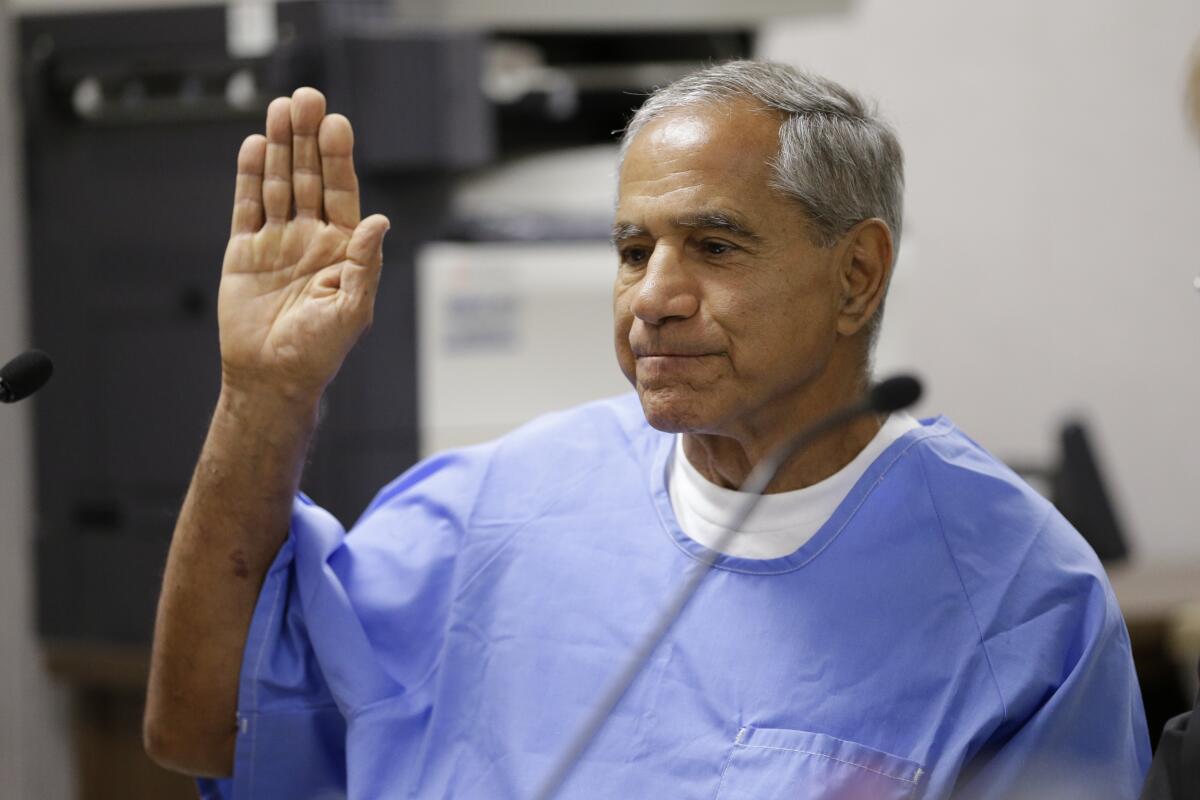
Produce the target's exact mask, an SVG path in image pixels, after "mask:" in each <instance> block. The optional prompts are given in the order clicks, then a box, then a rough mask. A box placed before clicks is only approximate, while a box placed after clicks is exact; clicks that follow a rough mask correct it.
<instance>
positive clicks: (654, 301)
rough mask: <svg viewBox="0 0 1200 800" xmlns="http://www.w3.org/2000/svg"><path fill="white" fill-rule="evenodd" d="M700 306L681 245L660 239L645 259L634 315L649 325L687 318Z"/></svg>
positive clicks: (635, 297) (633, 309)
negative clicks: (673, 244) (644, 268)
mask: <svg viewBox="0 0 1200 800" xmlns="http://www.w3.org/2000/svg"><path fill="white" fill-rule="evenodd" d="M699 307H700V298H699V294H698V291H697V287H696V284H695V279H694V276H693V275H692V274H691V271H690V270H689V268H688V264H687V262H686V260H685V258H684V256H683V253H682V252H681V251H680V249H679V248H678V247H674V246H671V245H667V244H664V243H662V242H660V243H659V244H657V245H655V247H654V251H653V252H652V253H651V254H650V258H649V260H648V261H647V262H646V270H645V272H644V273H643V274H642V280H641V281H640V283H639V284H638V287H637V292H636V294H635V295H634V298H633V304H632V311H633V313H634V316H636V317H637V318H638V319H640V320H641V321H642V322H645V323H647V324H649V325H661V324H663V323H664V322H667V321H668V320H671V319H687V318H688V317H690V316H692V315H693V314H695V313H696V311H697V309H698V308H699Z"/></svg>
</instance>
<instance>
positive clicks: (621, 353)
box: [613, 283, 637, 382]
mask: <svg viewBox="0 0 1200 800" xmlns="http://www.w3.org/2000/svg"><path fill="white" fill-rule="evenodd" d="M632 326H633V314H632V312H630V310H629V303H628V302H627V301H626V299H625V293H623V292H622V291H621V286H620V284H619V283H618V284H617V286H616V287H614V289H613V346H614V348H615V349H616V351H617V363H618V364H619V365H620V367H621V372H623V373H625V377H626V378H628V379H629V381H630V382H633V381H634V372H635V370H636V369H637V365H636V364H635V363H634V357H633V351H632V350H631V349H630V347H629V330H630V328H631V327H632Z"/></svg>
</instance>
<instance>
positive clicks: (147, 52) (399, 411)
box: [19, 0, 752, 643]
mask: <svg viewBox="0 0 1200 800" xmlns="http://www.w3.org/2000/svg"><path fill="white" fill-rule="evenodd" d="M374 5H375V6H377V7H378V8H377V9H376V11H375V12H373V13H374V14H375V17H372V13H368V12H371V8H372V4H360V5H359V6H358V7H357V8H358V11H357V12H356V13H354V14H347V13H346V12H345V8H347V7H348V6H345V5H344V4H340V3H335V2H327V3H323V2H314V1H313V0H297V2H288V3H280V4H278V6H277V12H276V13H277V25H278V37H277V43H276V44H275V46H274V47H273V48H272V49H271V50H270V52H268V53H266V54H264V55H256V56H234V55H230V53H229V48H228V39H227V30H226V25H227V15H226V9H225V8H224V7H222V6H217V5H212V6H204V7H195V8H176V9H164V10H153V11H132V12H109V13H87V14H55V15H50V16H28V17H24V18H22V19H21V20H20V26H19V36H20V58H21V70H20V76H21V82H22V95H23V97H22V101H23V111H24V139H25V149H24V154H25V169H26V174H25V189H26V197H27V220H28V236H27V241H28V250H29V259H28V263H29V265H30V271H31V277H30V287H31V292H32V298H31V299H32V303H31V307H32V314H31V317H32V320H33V326H34V329H33V339H34V340H35V341H37V342H38V343H39V345H41V346H43V347H45V348H46V349H47V350H48V351H50V352H52V353H54V355H55V361H56V377H55V383H54V386H53V387H52V390H51V391H47V392H45V393H44V394H43V395H41V396H40V397H39V403H38V404H37V407H36V409H35V442H36V458H37V481H36V485H37V506H36V508H37V515H38V528H37V538H36V552H37V569H38V592H39V603H38V608H39V628H40V631H41V633H42V635H43V636H44V637H46V638H47V639H52V640H57V641H64V640H65V641H82V640H89V641H102V642H117V643H144V642H148V641H149V638H150V634H151V628H152V624H153V615H154V606H155V600H156V597H157V591H158V585H159V581H160V576H161V571H162V565H163V561H164V557H165V554H166V549H167V544H168V542H169V538H170V534H171V530H172V528H173V524H174V518H175V515H176V513H177V512H178V508H179V505H180V503H181V501H182V498H183V494H184V491H185V489H186V487H187V483H188V480H189V478H190V475H191V470H192V466H193V464H194V462H195V459H196V456H197V455H198V453H199V449H200V446H201V442H202V439H203V436H204V431H205V429H206V426H207V422H208V416H209V414H210V413H211V409H212V406H213V403H214V401H215V399H216V395H217V391H218V388H219V380H220V363H219V353H218V345H217V327H216V297H217V287H218V281H219V277H220V276H219V272H220V264H221V260H222V253H223V250H224V246H225V241H226V238H227V236H228V228H229V221H228V217H229V210H230V204H231V200H232V196H233V172H234V157H235V154H236V152H237V149H238V146H239V144H240V142H241V140H242V139H243V138H244V137H245V136H246V135H247V134H249V133H251V132H254V131H257V130H259V129H260V128H261V125H262V119H263V115H264V110H265V108H266V104H267V103H268V102H269V100H270V99H271V98H272V97H274V96H277V95H280V94H287V93H290V92H291V90H292V89H293V88H295V87H297V86H301V85H312V86H316V87H318V88H320V89H321V90H322V91H324V92H325V93H326V95H327V96H328V98H329V107H330V109H331V110H333V111H339V112H342V113H345V114H346V115H347V116H348V117H350V119H351V120H352V121H353V123H354V125H355V131H356V140H357V143H356V160H357V162H358V167H359V176H360V181H361V185H362V196H363V208H364V211H365V212H375V211H379V212H382V213H385V214H387V215H388V216H389V217H390V219H391V221H392V232H391V233H390V234H389V236H388V247H387V263H386V265H385V269H384V278H383V284H382V286H381V289H380V294H379V298H378V303H377V307H376V314H375V322H374V327H373V329H372V331H371V332H370V334H369V335H368V336H367V337H365V338H364V340H363V341H362V342H361V343H360V344H359V346H358V348H356V350H355V351H354V352H353V353H352V354H351V356H350V357H349V359H348V360H347V362H346V364H345V366H344V368H343V369H342V372H341V374H340V375H339V377H338V379H337V380H336V382H335V383H334V385H333V386H332V387H331V388H330V390H329V392H328V394H327V398H326V409H325V414H324V418H323V420H322V424H321V430H320V433H319V434H318V441H317V444H316V446H315V451H314V453H313V454H312V458H311V463H310V466H309V468H308V470H307V473H306V475H305V480H304V486H303V488H304V490H305V491H306V492H307V493H309V494H310V495H311V496H313V497H314V498H316V499H317V500H318V501H319V502H321V504H322V505H324V506H326V507H327V508H329V509H330V510H331V511H333V512H334V513H335V514H337V515H338V516H339V517H340V518H341V519H342V520H343V521H344V522H345V523H347V524H349V523H351V522H353V520H354V518H355V516H356V515H357V514H358V513H359V511H361V509H362V508H363V507H364V506H365V505H366V503H367V502H368V501H369V499H370V497H371V495H372V494H373V493H374V492H375V491H376V490H377V489H378V488H380V487H381V486H383V485H384V484H385V483H386V482H387V481H389V480H390V479H391V478H393V477H394V476H396V475H398V474H399V473H400V472H402V471H403V470H404V469H405V468H406V467H408V466H409V465H411V464H412V463H413V462H414V461H415V460H416V458H417V453H418V445H419V443H418V441H417V431H418V420H417V386H416V384H415V381H416V377H415V376H416V374H417V369H416V368H417V364H416V347H415V341H414V340H415V336H416V326H415V313H414V304H415V300H414V277H413V276H414V270H413V262H414V254H415V253H416V250H417V248H418V247H419V245H420V244H421V243H423V242H425V241H428V240H433V239H438V238H447V237H448V236H452V235H454V232H455V231H461V230H463V229H464V226H463V225H462V224H461V221H457V220H454V219H453V218H452V214H451V210H450V209H451V198H452V195H453V189H454V186H455V183H456V181H457V180H458V178H459V177H460V176H461V175H462V173H464V172H466V171H469V170H471V169H474V168H476V167H480V166H484V165H488V164H492V163H495V162H497V161H500V160H502V159H504V158H506V157H507V156H509V155H514V154H518V153H522V152H530V151H537V150H539V149H545V148H549V147H559V146H565V145H572V144H587V143H594V142H600V141H610V142H611V141H613V136H612V132H613V131H614V130H616V129H619V128H620V127H621V126H622V125H623V124H624V123H625V121H626V119H627V118H628V116H629V114H630V113H631V111H632V109H633V108H634V107H635V106H636V105H637V103H638V102H639V98H638V96H637V95H638V94H639V93H644V92H645V91H647V90H648V89H650V88H652V86H650V85H645V83H644V81H645V78H644V76H645V75H646V74H653V75H655V76H662V75H664V70H665V72H667V73H669V72H670V70H671V69H675V70H681V71H686V70H687V69H689V68H690V66H695V65H700V64H703V63H706V62H708V61H711V60H714V59H721V58H728V57H735V56H745V55H748V54H749V52H750V47H751V44H752V40H751V36H750V34H749V33H747V32H744V31H720V32H712V31H689V32H670V31H663V32H649V33H637V34H632V33H622V32H618V31H609V32H593V31H588V32H572V31H569V30H563V31H557V32H542V33H529V32H519V31H490V32H469V31H453V30H413V29H404V28H401V27H397V26H396V25H394V24H379V21H378V15H379V14H382V13H383V12H382V10H381V9H382V8H383V6H384V5H386V4H383V3H378V4H374ZM364 9H366V10H365V11H364ZM514 43H516V45H518V46H519V47H520V48H522V50H523V52H535V53H537V54H538V56H539V58H540V59H542V61H543V62H544V64H545V66H546V68H547V69H548V70H550V71H552V72H553V74H554V75H556V76H558V78H560V79H561V80H558V81H557V82H556V83H553V85H552V86H551V87H550V88H548V89H546V90H544V91H543V90H540V89H538V88H536V87H533V88H530V89H529V90H527V91H524V92H522V93H519V94H518V95H517V96H512V97H504V98H497V97H496V96H490V95H489V94H487V93H486V92H485V86H486V82H485V80H484V78H485V72H486V70H488V69H489V68H490V67H489V59H488V55H489V53H491V52H493V51H494V49H495V48H497V47H499V46H504V45H513V44H514ZM493 60H494V59H493ZM656 65H657V68H655V67H656ZM647 66H649V67H650V68H651V69H649V70H647V69H646V68H647ZM680 74H682V72H681V73H680ZM668 77H670V76H669V75H668ZM564 86H566V87H567V89H568V91H567V93H566V96H565V99H564V94H563V87H564ZM460 235H461V234H460Z"/></svg>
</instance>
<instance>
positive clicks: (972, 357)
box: [761, 0, 1200, 562]
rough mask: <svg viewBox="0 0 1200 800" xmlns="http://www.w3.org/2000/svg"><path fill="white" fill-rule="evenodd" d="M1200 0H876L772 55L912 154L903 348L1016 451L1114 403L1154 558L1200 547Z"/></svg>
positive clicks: (1030, 451) (896, 326)
mask: <svg viewBox="0 0 1200 800" xmlns="http://www.w3.org/2000/svg"><path fill="white" fill-rule="evenodd" d="M1198 39H1200V3H1198V2H1196V0H1152V1H1150V2H1142V3H1130V2H1126V0H1060V1H1059V2H1044V0H1007V1H1006V2H992V3H980V2H969V3H953V2H939V1H938V0H908V2H903V3H896V2H890V1H889V0H863V1H862V2H858V3H856V4H854V5H853V7H852V8H851V9H850V11H849V13H847V14H846V15H842V16H839V17H826V18H822V19H819V20H815V21H813V20H807V19H806V20H794V21H787V20H780V21H778V22H777V23H775V24H773V25H771V26H769V27H768V29H767V31H766V32H765V34H764V39H763V40H762V42H761V50H762V55H763V56H765V57H770V58H775V59H779V60H784V61H788V62H792V63H795V64H798V65H802V66H807V67H809V68H811V69H813V70H815V71H818V72H822V73H824V74H826V75H828V76H829V77H832V78H834V79H836V80H839V81H841V82H843V83H845V84H847V85H849V86H851V87H854V88H856V89H859V90H861V91H864V92H866V93H867V94H869V95H872V96H873V97H875V98H876V99H878V100H879V101H880V104H881V106H882V108H883V109H884V111H885V113H886V114H887V115H888V117H889V118H890V119H891V120H892V121H893V122H894V123H895V124H896V126H897V127H898V129H899V131H900V136H901V141H902V143H903V144H904V146H905V149H906V151H907V157H908V161H907V173H908V192H907V221H908V226H907V234H910V236H909V238H910V241H911V244H912V247H911V252H909V253H906V254H903V255H902V268H903V269H905V270H907V274H904V275H902V276H899V277H898V279H897V288H898V290H899V291H898V292H897V296H896V298H895V302H894V303H892V304H891V305H890V306H889V309H888V316H887V318H886V320H885V324H884V334H883V335H884V337H885V339H886V338H887V337H888V336H889V334H890V335H892V336H893V337H895V339H896V341H898V342H900V343H901V346H900V347H899V351H900V352H896V348H893V349H892V350H890V351H889V353H890V355H889V360H891V361H895V362H908V363H911V364H913V365H915V366H917V367H918V368H919V369H920V371H921V372H922V373H923V374H924V375H925V377H926V378H927V383H928V388H929V394H928V398H929V399H928V400H927V401H926V402H924V403H923V407H922V410H923V411H926V412H933V411H939V412H946V413H947V414H949V415H950V416H951V417H952V418H953V419H955V420H956V421H957V422H958V423H959V424H960V425H961V426H962V427H964V428H965V429H966V430H967V431H968V432H970V433H971V434H973V435H974V436H975V437H976V438H978V439H979V440H981V441H982V442H983V444H984V445H985V446H987V447H989V448H990V449H992V450H993V451H994V452H996V453H997V454H999V455H1002V456H1005V457H1010V458H1011V457H1019V458H1026V459H1037V458H1048V457H1049V456H1050V454H1051V446H1050V445H1051V436H1052V435H1053V432H1054V428H1055V425H1056V424H1057V422H1058V421H1059V419H1060V418H1061V417H1062V415H1064V414H1066V413H1067V412H1069V411H1073V410H1081V411H1083V412H1084V413H1086V415H1087V416H1088V417H1089V418H1090V419H1091V420H1093V421H1094V423H1095V425H1096V427H1097V431H1098V436H1099V438H1100V442H1099V444H1100V446H1101V448H1102V451H1103V455H1104V456H1105V457H1106V458H1107V465H1108V473H1109V477H1110V479H1111V480H1112V482H1113V483H1115V485H1116V490H1117V501H1118V502H1119V504H1120V507H1121V508H1120V509H1119V510H1122V511H1123V512H1124V514H1123V515H1124V517H1125V519H1126V520H1127V522H1128V523H1129V526H1130V528H1131V529H1132V530H1131V534H1132V535H1133V536H1134V537H1135V541H1134V544H1135V545H1136V546H1137V547H1138V548H1139V557H1141V558H1143V559H1145V560H1152V561H1166V560H1171V559H1177V558H1188V559H1193V560H1196V561H1198V562H1200V427H1198V423H1200V413H1198V409H1200V294H1197V293H1196V292H1194V291H1193V290H1192V288H1191V284H1192V278H1193V276H1195V275H1197V274H1200V257H1198V256H1197V252H1198V251H1200V248H1198V246H1197V238H1198V237H1200V143H1197V142H1196V141H1194V140H1192V139H1191V138H1190V137H1189V133H1188V129H1187V126H1186V122H1185V114H1184V111H1183V99H1182V98H1183V93H1184V86H1185V80H1186V74H1187V72H1186V65H1187V61H1188V53H1189V50H1190V49H1191V47H1192V45H1193V43H1195V42H1197V40H1198Z"/></svg>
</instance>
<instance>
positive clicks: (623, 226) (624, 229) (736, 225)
mask: <svg viewBox="0 0 1200 800" xmlns="http://www.w3.org/2000/svg"><path fill="white" fill-rule="evenodd" d="M670 224H671V225H672V226H674V227H680V228H704V229H716V230H722V231H725V232H727V233H729V234H731V235H733V236H738V237H741V238H743V239H748V240H750V241H753V242H758V241H761V240H762V237H761V236H759V235H758V234H757V233H755V232H754V231H752V230H751V229H750V227H749V226H748V225H747V224H746V223H745V222H744V221H743V220H742V219H741V217H739V216H738V215H737V214H734V213H732V212H730V211H721V210H713V211H698V212H696V213H695V214H688V215H686V216H682V217H674V218H673V219H671V220H670ZM648 233H649V232H648V231H647V230H646V229H645V228H643V227H642V226H641V225H635V224H633V223H632V222H617V223H616V224H615V225H613V228H612V240H613V243H615V244H620V243H621V242H623V241H625V240H627V239H633V238H636V237H638V236H646V235H647V234H648Z"/></svg>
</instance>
